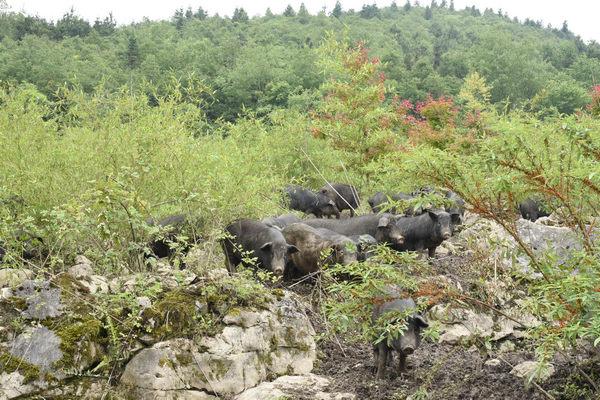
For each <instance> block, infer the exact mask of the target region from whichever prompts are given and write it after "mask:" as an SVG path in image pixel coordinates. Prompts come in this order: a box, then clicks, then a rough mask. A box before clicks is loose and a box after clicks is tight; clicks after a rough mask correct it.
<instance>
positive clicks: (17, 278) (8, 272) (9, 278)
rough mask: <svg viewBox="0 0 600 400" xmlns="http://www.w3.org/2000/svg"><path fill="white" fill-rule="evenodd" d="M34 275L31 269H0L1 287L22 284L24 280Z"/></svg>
mask: <svg viewBox="0 0 600 400" xmlns="http://www.w3.org/2000/svg"><path fill="white" fill-rule="evenodd" d="M33 275H34V274H33V271H31V270H29V269H16V268H5V269H0V288H2V287H12V288H14V287H17V286H19V285H21V284H22V283H23V282H24V281H26V280H29V279H32V278H33Z"/></svg>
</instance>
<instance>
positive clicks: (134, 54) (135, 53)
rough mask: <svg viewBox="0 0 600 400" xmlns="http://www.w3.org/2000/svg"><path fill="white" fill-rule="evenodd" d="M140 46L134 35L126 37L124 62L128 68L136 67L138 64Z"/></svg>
mask: <svg viewBox="0 0 600 400" xmlns="http://www.w3.org/2000/svg"><path fill="white" fill-rule="evenodd" d="M140 61H141V60H140V47H139V45H138V41H137V38H136V37H135V35H129V37H128V38H127V51H126V52H125V63H126V65H127V67H128V68H132V69H133V68H137V67H138V66H139V65H140Z"/></svg>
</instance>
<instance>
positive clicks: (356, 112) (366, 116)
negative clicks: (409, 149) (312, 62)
mask: <svg viewBox="0 0 600 400" xmlns="http://www.w3.org/2000/svg"><path fill="white" fill-rule="evenodd" d="M319 54H320V59H319V65H320V66H321V68H322V69H323V70H324V71H326V72H327V73H328V74H331V75H332V76H333V79H331V80H330V81H328V82H326V83H325V84H324V85H323V87H322V88H321V90H322V91H323V92H324V93H326V95H325V98H324V99H323V101H322V102H321V103H320V104H319V105H318V107H317V108H316V110H315V112H314V113H313V115H312V117H313V118H312V127H311V130H312V134H313V136H314V137H316V138H322V139H326V140H328V142H329V143H330V144H331V146H332V147H333V148H335V149H337V150H340V151H341V152H343V154H344V155H345V157H346V158H345V161H346V163H347V165H348V167H349V168H350V169H351V170H352V171H355V172H357V173H359V174H361V175H363V174H368V173H367V172H366V171H367V170H368V165H369V164H370V163H372V162H375V161H376V160H377V159H378V158H379V157H381V156H383V155H384V154H387V153H389V152H391V151H394V149H396V146H397V140H398V135H397V133H396V132H394V130H395V128H397V127H398V125H399V122H400V120H399V115H398V114H397V113H396V112H395V110H394V108H393V107H392V106H391V105H390V104H388V103H387V102H386V101H385V93H386V88H385V85H384V80H385V78H384V76H383V75H382V74H381V73H380V71H379V69H380V62H379V60H378V59H377V58H371V57H369V55H368V51H367V49H366V48H365V46H364V44H363V43H358V44H357V45H356V46H353V47H348V45H347V44H345V43H343V42H338V41H337V40H335V39H333V38H331V37H330V38H329V39H327V40H326V41H325V43H324V44H323V45H322V47H321V48H320V49H319Z"/></svg>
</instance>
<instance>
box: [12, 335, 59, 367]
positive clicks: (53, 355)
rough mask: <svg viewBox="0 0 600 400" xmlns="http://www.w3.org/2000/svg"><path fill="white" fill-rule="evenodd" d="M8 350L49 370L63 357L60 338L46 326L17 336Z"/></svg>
mask: <svg viewBox="0 0 600 400" xmlns="http://www.w3.org/2000/svg"><path fill="white" fill-rule="evenodd" d="M8 351H9V352H10V354H12V355H13V356H15V357H19V358H21V359H23V360H25V361H27V362H28V363H29V364H33V365H37V366H38V367H40V369H41V370H43V371H49V370H50V369H51V368H52V364H54V363H55V362H56V361H59V360H60V359H61V358H62V351H61V350H60V338H59V337H58V336H56V334H55V333H54V332H52V331H51V330H49V329H48V328H46V327H45V326H40V327H36V328H30V329H28V330H26V331H25V332H23V333H22V334H20V335H19V336H17V337H16V338H15V340H13V341H12V342H11V343H10V344H9V349H8Z"/></svg>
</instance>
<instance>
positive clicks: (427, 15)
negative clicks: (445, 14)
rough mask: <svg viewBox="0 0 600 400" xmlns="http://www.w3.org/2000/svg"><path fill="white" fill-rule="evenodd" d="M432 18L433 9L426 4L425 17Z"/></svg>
mask: <svg viewBox="0 0 600 400" xmlns="http://www.w3.org/2000/svg"><path fill="white" fill-rule="evenodd" d="M432 18H433V11H432V10H431V7H429V6H426V7H425V19H427V20H430V19H432Z"/></svg>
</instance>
